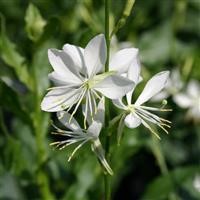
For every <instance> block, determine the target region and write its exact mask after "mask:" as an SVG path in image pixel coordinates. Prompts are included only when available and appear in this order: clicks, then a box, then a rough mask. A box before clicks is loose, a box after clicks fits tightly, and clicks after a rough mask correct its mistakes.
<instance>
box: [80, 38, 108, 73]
mask: <svg viewBox="0 0 200 200" xmlns="http://www.w3.org/2000/svg"><path fill="white" fill-rule="evenodd" d="M84 58H85V64H86V68H87V73H88V77H92V76H93V75H95V74H97V73H98V72H100V71H101V70H102V69H103V66H104V65H105V62H106V41H105V37H104V35H103V34H99V35H97V36H96V37H94V38H93V39H92V40H90V42H89V43H88V45H87V46H86V48H85V52H84Z"/></svg>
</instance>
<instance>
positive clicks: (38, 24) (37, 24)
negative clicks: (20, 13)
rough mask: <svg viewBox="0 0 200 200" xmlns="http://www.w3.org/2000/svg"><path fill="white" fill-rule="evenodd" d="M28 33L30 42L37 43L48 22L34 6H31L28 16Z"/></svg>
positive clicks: (26, 20)
mask: <svg viewBox="0 0 200 200" xmlns="http://www.w3.org/2000/svg"><path fill="white" fill-rule="evenodd" d="M25 22H26V27H25V28H26V32H27V34H28V37H29V39H30V40H32V41H34V42H36V41H37V40H38V39H39V38H40V37H41V35H42V33H43V31H44V27H45V25H46V21H45V20H44V19H43V17H42V16H41V14H40V11H39V10H38V8H37V7H36V6H34V5H33V4H29V6H28V8H27V10H26V15H25Z"/></svg>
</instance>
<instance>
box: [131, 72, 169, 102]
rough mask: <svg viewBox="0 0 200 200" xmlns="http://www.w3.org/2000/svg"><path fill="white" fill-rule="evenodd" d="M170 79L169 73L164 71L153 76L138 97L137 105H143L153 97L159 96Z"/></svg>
mask: <svg viewBox="0 0 200 200" xmlns="http://www.w3.org/2000/svg"><path fill="white" fill-rule="evenodd" d="M168 77H169V71H163V72H160V73H158V74H156V75H155V76H153V77H152V78H151V79H150V80H149V81H148V82H147V84H146V86H145V88H144V90H143V91H142V93H141V94H140V96H139V97H138V99H137V101H136V102H135V105H141V104H143V103H145V102H146V101H148V100H149V99H150V98H151V97H153V96H154V95H156V94H158V93H159V92H160V91H161V90H162V89H163V88H164V87H165V84H166V82H167V79H168Z"/></svg>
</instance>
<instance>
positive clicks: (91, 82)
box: [83, 71, 116, 89]
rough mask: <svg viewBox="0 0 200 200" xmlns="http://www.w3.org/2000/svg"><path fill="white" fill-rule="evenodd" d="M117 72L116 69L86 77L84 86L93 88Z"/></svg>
mask: <svg viewBox="0 0 200 200" xmlns="http://www.w3.org/2000/svg"><path fill="white" fill-rule="evenodd" d="M114 74H116V72H115V71H109V72H105V73H102V74H98V75H96V76H93V77H91V78H88V79H85V81H84V83H83V85H84V87H86V88H87V89H91V88H93V87H94V86H95V85H96V84H98V83H100V82H101V81H103V80H104V79H105V78H107V77H109V76H111V75H114Z"/></svg>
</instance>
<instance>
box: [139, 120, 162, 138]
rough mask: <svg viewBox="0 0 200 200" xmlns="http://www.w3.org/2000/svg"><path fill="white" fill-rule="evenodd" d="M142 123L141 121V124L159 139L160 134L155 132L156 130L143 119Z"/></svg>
mask: <svg viewBox="0 0 200 200" xmlns="http://www.w3.org/2000/svg"><path fill="white" fill-rule="evenodd" d="M142 123H143V125H144V126H145V127H146V128H148V129H149V130H150V131H151V132H152V133H153V134H154V135H155V136H156V137H157V138H158V139H159V140H161V138H160V136H159V135H158V134H157V133H156V131H154V130H153V129H152V128H151V126H150V125H149V124H148V123H146V122H145V121H144V120H143V119H142Z"/></svg>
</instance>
